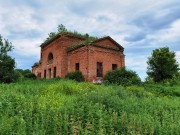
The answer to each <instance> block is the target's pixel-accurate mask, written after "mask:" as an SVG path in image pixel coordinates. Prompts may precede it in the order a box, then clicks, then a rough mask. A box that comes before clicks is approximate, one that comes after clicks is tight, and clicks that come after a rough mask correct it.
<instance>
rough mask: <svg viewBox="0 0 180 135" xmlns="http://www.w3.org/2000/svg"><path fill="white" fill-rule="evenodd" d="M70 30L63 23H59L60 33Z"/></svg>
mask: <svg viewBox="0 0 180 135" xmlns="http://www.w3.org/2000/svg"><path fill="white" fill-rule="evenodd" d="M67 31H68V30H67V29H66V27H65V26H64V25H63V24H60V25H58V33H62V32H67Z"/></svg>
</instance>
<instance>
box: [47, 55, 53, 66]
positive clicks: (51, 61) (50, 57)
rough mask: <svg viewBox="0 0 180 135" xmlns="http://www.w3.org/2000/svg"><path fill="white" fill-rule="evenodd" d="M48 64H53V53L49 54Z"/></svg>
mask: <svg viewBox="0 0 180 135" xmlns="http://www.w3.org/2000/svg"><path fill="white" fill-rule="evenodd" d="M47 63H48V64H51V63H53V54H52V53H49V55H48V59H47Z"/></svg>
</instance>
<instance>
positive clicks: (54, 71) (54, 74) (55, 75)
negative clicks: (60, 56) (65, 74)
mask: <svg viewBox="0 0 180 135" xmlns="http://www.w3.org/2000/svg"><path fill="white" fill-rule="evenodd" d="M54 78H56V67H54Z"/></svg>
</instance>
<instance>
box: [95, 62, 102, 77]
mask: <svg viewBox="0 0 180 135" xmlns="http://www.w3.org/2000/svg"><path fill="white" fill-rule="evenodd" d="M96 76H97V77H103V64H102V62H97V75H96Z"/></svg>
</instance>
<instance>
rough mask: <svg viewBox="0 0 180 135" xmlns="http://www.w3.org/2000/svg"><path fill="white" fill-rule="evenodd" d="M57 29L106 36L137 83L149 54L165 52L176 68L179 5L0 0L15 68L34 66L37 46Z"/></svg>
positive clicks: (179, 0)
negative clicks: (118, 49)
mask: <svg viewBox="0 0 180 135" xmlns="http://www.w3.org/2000/svg"><path fill="white" fill-rule="evenodd" d="M59 24H63V25H65V26H66V28H67V29H68V30H71V31H74V30H76V31H78V32H80V33H89V35H93V36H98V37H103V36H111V37H112V38H113V39H114V40H116V41H117V42H118V43H119V44H120V45H122V46H123V47H124V48H125V52H124V53H125V65H126V67H127V68H128V69H131V70H134V71H136V72H137V74H138V75H139V76H140V77H141V79H142V80H144V79H145V78H146V77H147V74H146V71H147V59H148V57H150V56H151V53H152V50H154V49H157V48H160V47H169V48H170V50H171V51H174V52H175V53H176V60H177V61H178V63H180V0H159V1H158V0H144V1H140V0H0V34H1V35H2V36H3V37H4V38H5V39H8V40H9V41H10V42H12V45H13V46H14V50H13V52H11V53H10V55H11V56H12V57H13V58H15V60H16V68H21V69H31V66H32V65H33V64H34V63H35V62H37V61H39V59H40V45H41V43H43V42H44V41H45V39H46V38H47V37H48V33H50V32H54V31H57V26H58V25H59Z"/></svg>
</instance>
